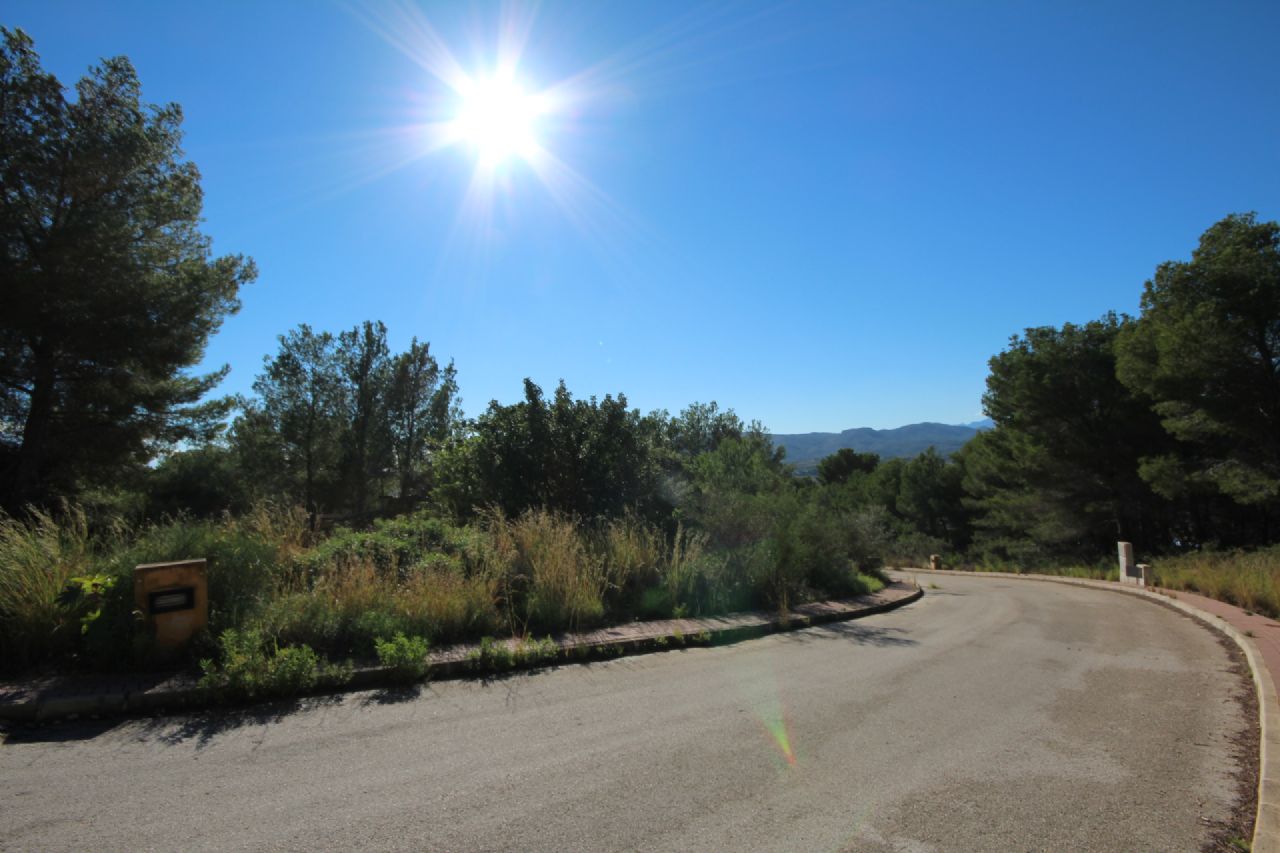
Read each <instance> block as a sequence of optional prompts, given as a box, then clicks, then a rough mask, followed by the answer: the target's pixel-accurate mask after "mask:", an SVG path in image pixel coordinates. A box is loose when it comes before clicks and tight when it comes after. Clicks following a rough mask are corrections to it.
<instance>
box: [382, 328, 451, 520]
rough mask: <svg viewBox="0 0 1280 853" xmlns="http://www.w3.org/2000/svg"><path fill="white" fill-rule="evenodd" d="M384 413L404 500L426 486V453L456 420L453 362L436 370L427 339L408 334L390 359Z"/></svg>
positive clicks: (409, 500)
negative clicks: (407, 340)
mask: <svg viewBox="0 0 1280 853" xmlns="http://www.w3.org/2000/svg"><path fill="white" fill-rule="evenodd" d="M387 416H388V421H389V423H390V429H391V441H392V449H393V457H394V464H395V469H396V475H397V479H398V481H399V493H400V495H399V496H400V501H401V503H402V504H404V505H409V504H412V503H413V502H414V501H416V500H418V499H420V498H421V497H422V496H423V495H425V494H426V492H427V491H428V490H429V489H430V488H431V485H432V482H431V479H432V478H431V467H432V466H431V460H432V456H433V455H434V454H435V453H436V452H437V451H439V450H440V449H441V448H442V447H444V446H445V443H446V442H447V441H448V440H449V439H451V438H452V437H454V435H455V433H457V432H458V429H459V426H460V422H461V419H462V412H461V411H460V409H459V408H458V382H457V371H456V370H455V369H454V366H453V362H450V363H449V364H448V365H446V366H445V368H444V369H443V370H441V368H440V365H439V364H437V362H436V359H435V357H434V356H432V355H431V344H429V343H427V342H425V341H424V342H422V343H419V342H418V339H417V338H414V339H413V341H412V342H411V343H410V344H409V349H407V350H406V351H404V352H402V353H399V354H397V355H396V356H395V358H394V359H392V362H391V381H390V387H389V389H388V392H387Z"/></svg>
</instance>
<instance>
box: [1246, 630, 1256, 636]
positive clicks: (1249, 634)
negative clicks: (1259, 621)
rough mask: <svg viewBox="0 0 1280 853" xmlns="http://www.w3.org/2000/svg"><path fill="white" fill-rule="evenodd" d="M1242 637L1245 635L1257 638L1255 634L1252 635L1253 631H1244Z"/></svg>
mask: <svg viewBox="0 0 1280 853" xmlns="http://www.w3.org/2000/svg"><path fill="white" fill-rule="evenodd" d="M1244 635H1245V636H1246V637H1256V636H1258V635H1257V634H1255V633H1253V631H1245V632H1244Z"/></svg>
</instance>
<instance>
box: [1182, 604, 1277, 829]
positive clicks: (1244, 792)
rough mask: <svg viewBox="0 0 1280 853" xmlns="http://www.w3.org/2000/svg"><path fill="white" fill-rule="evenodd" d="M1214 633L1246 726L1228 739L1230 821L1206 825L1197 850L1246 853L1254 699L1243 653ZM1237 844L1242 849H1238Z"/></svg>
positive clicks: (1253, 802)
mask: <svg viewBox="0 0 1280 853" xmlns="http://www.w3.org/2000/svg"><path fill="white" fill-rule="evenodd" d="M1188 618H1189V617H1188ZM1214 633H1215V634H1218V637H1219V639H1218V642H1220V643H1221V644H1222V647H1223V648H1224V649H1226V650H1227V655H1228V656H1229V657H1230V658H1231V672H1232V673H1233V674H1234V675H1235V676H1236V679H1237V682H1238V684H1239V687H1238V688H1237V689H1236V690H1235V691H1234V692H1233V693H1232V696H1231V698H1232V699H1234V700H1235V701H1236V702H1237V703H1238V704H1239V706H1240V712H1241V713H1242V714H1243V715H1244V718H1245V720H1246V722H1247V723H1248V725H1246V726H1245V728H1244V730H1243V731H1241V732H1240V733H1239V734H1237V735H1236V736H1235V737H1233V738H1231V757H1232V759H1234V761H1235V765H1236V772H1235V778H1234V782H1235V788H1236V801H1235V804H1234V805H1233V806H1232V808H1231V817H1230V819H1228V820H1226V821H1211V822H1210V823H1209V826H1210V828H1211V835H1210V836H1209V840H1208V841H1207V842H1206V843H1205V845H1204V847H1202V848H1200V849H1201V850H1202V851H1204V853H1240V851H1241V850H1248V849H1249V848H1248V846H1247V845H1248V844H1249V843H1250V841H1252V839H1253V822H1254V818H1255V817H1257V813H1258V750H1259V748H1260V746H1261V729H1260V727H1259V723H1258V696H1257V692H1256V691H1255V689H1254V685H1253V674H1252V673H1251V672H1250V671H1249V661H1248V659H1247V658H1246V657H1245V656H1244V652H1243V651H1241V649H1240V647H1239V646H1237V645H1236V643H1235V641H1234V640H1232V639H1231V638H1230V637H1228V636H1226V635H1225V634H1222V633H1220V632H1218V631H1215V632H1214ZM1241 842H1243V843H1244V844H1245V845H1246V846H1244V847H1241V846H1240V845H1241Z"/></svg>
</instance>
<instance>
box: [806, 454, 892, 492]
mask: <svg viewBox="0 0 1280 853" xmlns="http://www.w3.org/2000/svg"><path fill="white" fill-rule="evenodd" d="M879 464H880V456H879V454H876V453H858V452H857V451H856V450H853V449H852V448H849V447H842V448H840V449H839V450H837V451H836V452H835V453H832V454H831V455H830V456H828V457H826V458H825V459H822V460H821V461H820V462H818V481H819V482H821V483H823V484H824V485H834V484H837V483H844V482H847V481H848V479H849V478H850V477H852V476H853V475H854V474H855V473H861V474H870V473H871V472H872V471H874V470H876V466H877V465H879Z"/></svg>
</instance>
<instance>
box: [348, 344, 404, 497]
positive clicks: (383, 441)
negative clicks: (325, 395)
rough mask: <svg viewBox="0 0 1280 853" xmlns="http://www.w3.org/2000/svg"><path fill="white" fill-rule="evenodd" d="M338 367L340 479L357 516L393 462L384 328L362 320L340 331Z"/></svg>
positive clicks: (388, 364)
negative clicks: (342, 412) (343, 409)
mask: <svg viewBox="0 0 1280 853" xmlns="http://www.w3.org/2000/svg"><path fill="white" fill-rule="evenodd" d="M335 357H336V360H337V365H338V370H339V372H340V374H341V376H342V379H343V380H344V381H345V383H346V389H345V391H346V393H345V394H343V395H342V396H343V398H344V399H345V400H346V402H347V407H348V411H347V423H346V425H345V429H344V430H343V434H342V444H343V449H342V457H343V458H342V474H343V476H342V480H343V483H344V484H345V489H344V493H345V496H346V500H347V504H348V506H349V507H350V508H351V509H352V510H353V511H354V512H356V513H357V514H363V513H365V512H366V511H367V510H368V509H369V491H370V487H371V486H372V487H373V489H374V490H375V491H377V492H379V493H380V492H381V488H380V487H381V483H382V480H383V477H384V476H385V474H386V472H387V470H388V469H389V468H390V466H391V431H390V422H389V421H388V418H387V392H388V389H389V382H390V378H391V363H390V361H391V352H390V350H389V349H388V348H387V327H386V326H384V325H383V324H382V323H381V322H380V321H379V322H377V323H372V322H369V321H368V320H366V321H365V322H364V324H363V325H361V326H357V327H355V328H354V329H351V330H349V331H346V332H342V333H341V334H339V335H338V344H337V350H336V352H335Z"/></svg>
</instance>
